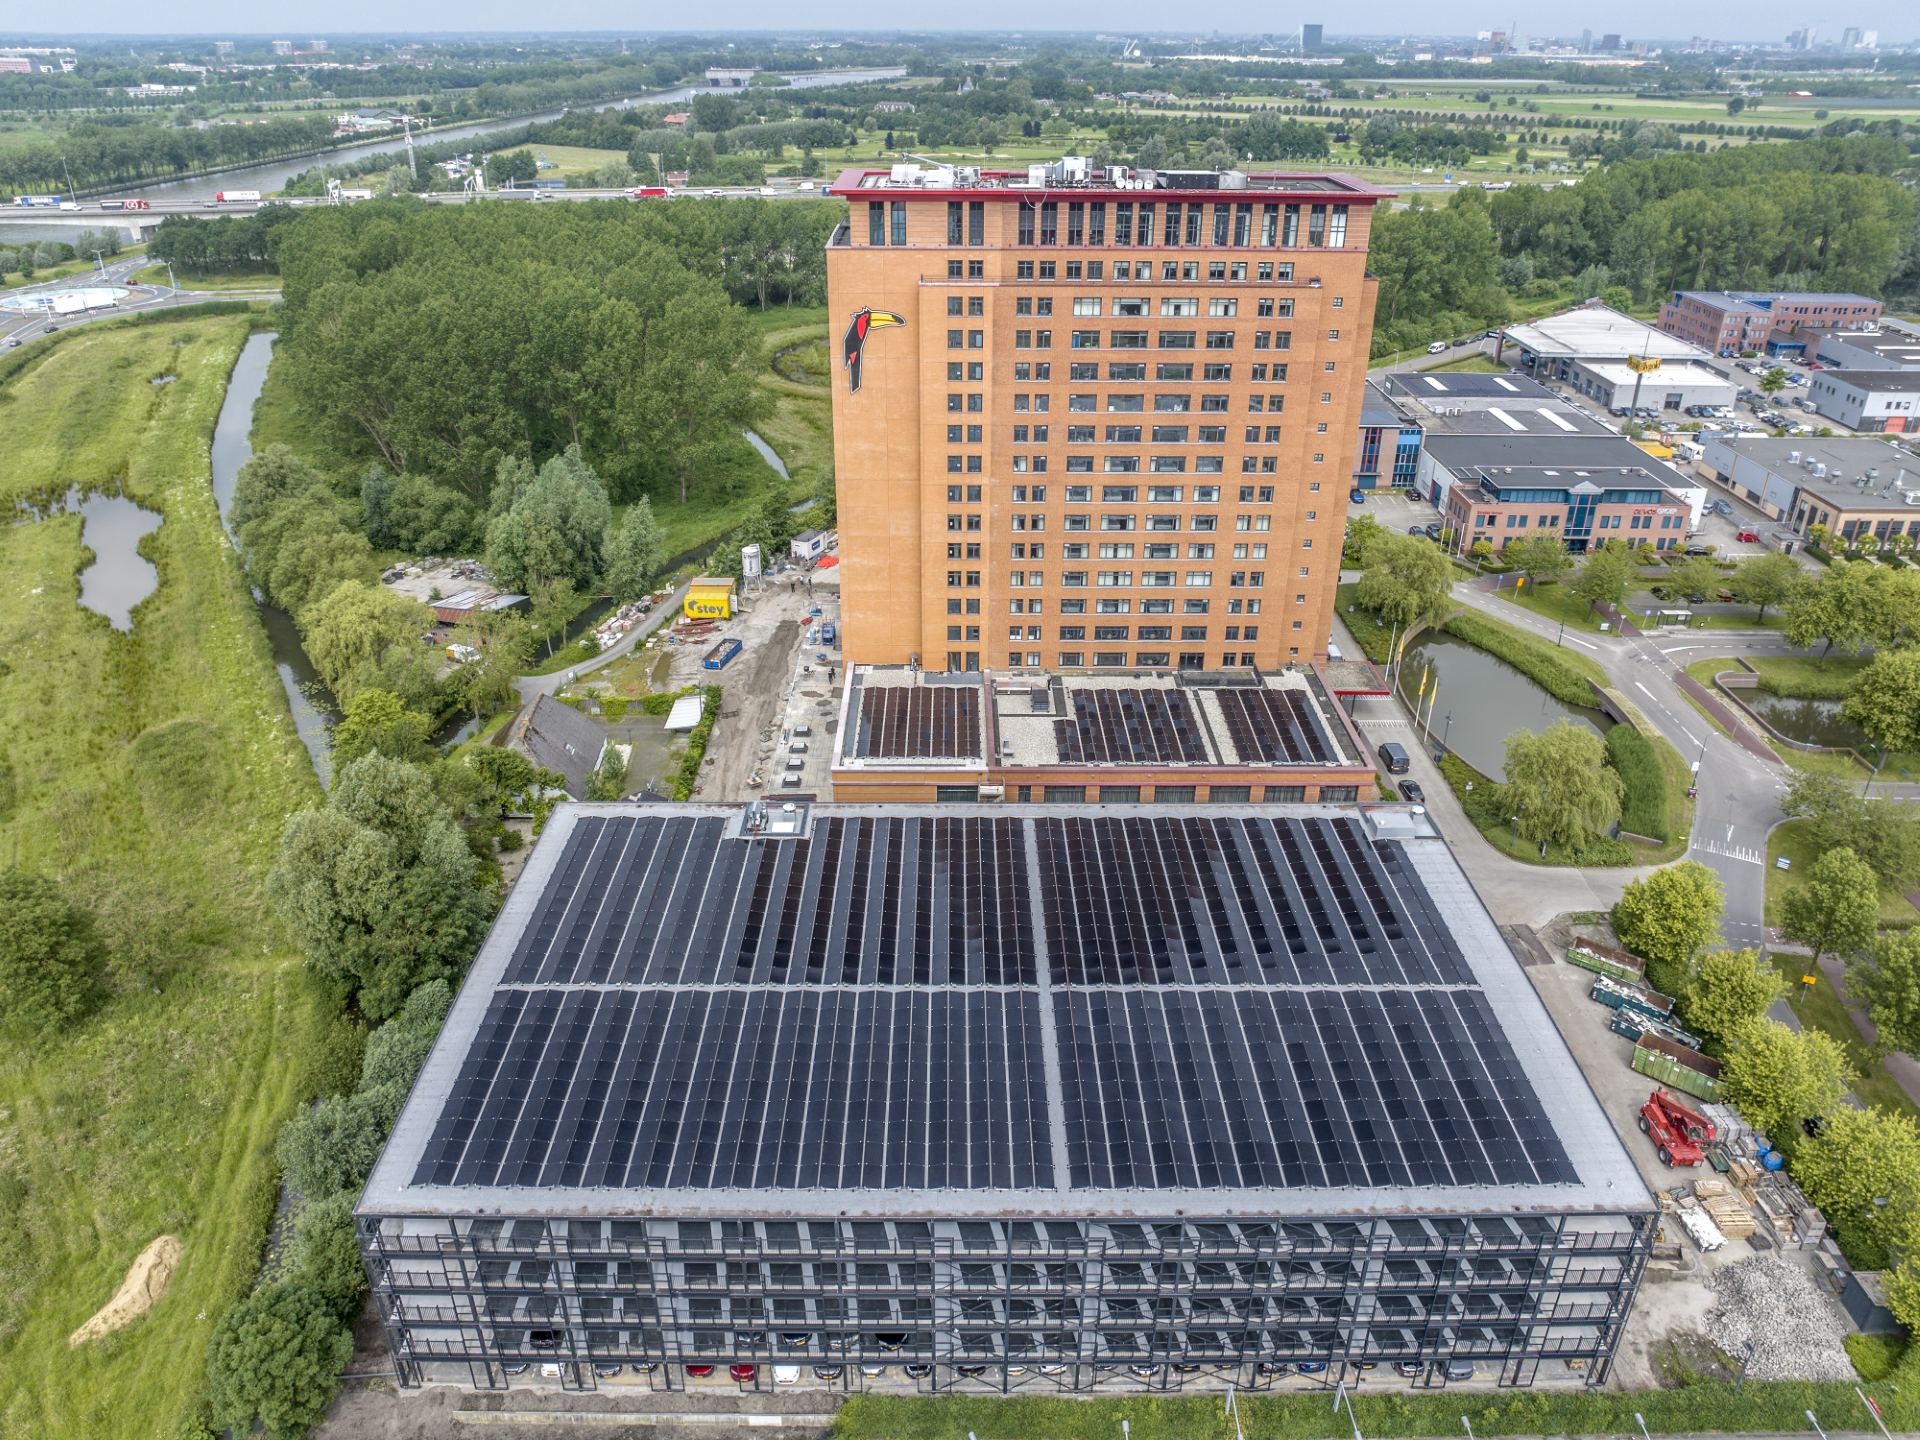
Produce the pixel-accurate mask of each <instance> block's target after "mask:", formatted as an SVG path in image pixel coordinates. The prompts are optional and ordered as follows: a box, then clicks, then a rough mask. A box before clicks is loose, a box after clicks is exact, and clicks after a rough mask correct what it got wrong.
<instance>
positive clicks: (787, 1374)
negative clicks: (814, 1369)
mask: <svg viewBox="0 0 1920 1440" xmlns="http://www.w3.org/2000/svg"><path fill="white" fill-rule="evenodd" d="M773 1383H774V1384H776V1385H798V1384H799V1383H800V1367H799V1366H798V1365H776V1366H774V1367H773Z"/></svg>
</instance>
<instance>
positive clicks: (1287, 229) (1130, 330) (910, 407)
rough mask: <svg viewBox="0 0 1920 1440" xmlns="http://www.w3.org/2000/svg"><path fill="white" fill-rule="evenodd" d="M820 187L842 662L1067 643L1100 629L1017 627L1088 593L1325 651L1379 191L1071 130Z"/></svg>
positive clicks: (984, 659)
mask: <svg viewBox="0 0 1920 1440" xmlns="http://www.w3.org/2000/svg"><path fill="white" fill-rule="evenodd" d="M831 189H832V191H833V193H834V194H836V195H841V196H844V197H846V199H847V201H848V203H849V205H850V206H851V208H852V214H851V218H850V223H849V224H848V225H846V226H843V227H842V228H840V229H839V230H837V231H836V232H835V234H834V235H833V237H832V239H831V241H830V242H829V245H828V249H827V282H828V292H829V304H830V305H831V307H832V310H833V312H834V314H835V316H836V324H841V323H844V324H846V326H847V329H846V331H845V333H844V335H843V336H842V338H841V353H840V355H839V356H838V357H837V358H838V360H839V362H840V363H839V364H837V365H836V376H835V380H834V456H835V466H836V473H837V474H838V476H839V477H840V479H839V502H840V503H839V515H838V522H839V529H840V544H841V551H842V553H843V554H844V555H846V556H847V557H848V559H849V563H848V566H847V570H846V576H845V579H844V580H843V582H842V596H843V599H842V606H843V611H842V614H843V618H844V621H845V640H844V645H845V649H846V654H847V657H848V659H849V660H852V661H855V662H861V663H868V664H890V665H899V664H908V663H916V664H919V665H921V666H922V667H923V668H926V669H933V670H954V671H962V670H964V671H975V670H983V669H984V670H1004V669H1022V668H1027V669H1032V668H1047V669H1060V668H1071V667H1072V666H1073V665H1075V664H1076V663H1077V662H1074V661H1072V660H1069V659H1063V658H1062V657H1063V656H1071V655H1073V654H1076V653H1079V654H1083V655H1084V654H1085V653H1086V651H1087V650H1089V649H1090V648H1091V647H1086V646H1082V645H1080V644H1078V643H1072V644H1063V643H1062V642H1060V641H1058V640H1057V639H1053V638H1049V639H1046V640H1044V641H1042V642H1041V643H1038V644H1032V645H1030V644H1028V643H1027V642H1026V641H1025V640H1024V638H1023V640H1022V642H1021V643H1020V644H1019V645H1018V646H1015V645H1013V644H1012V643H1010V641H1009V640H1008V638H1007V635H1008V632H1007V631H1006V630H1003V628H1002V627H1005V626H1010V625H1011V624H1012V623H1014V621H1013V617H1015V616H1018V617H1021V618H1020V621H1019V623H1021V624H1022V625H1023V626H1028V625H1034V624H1036V623H1037V624H1039V625H1040V626H1041V627H1042V629H1043V634H1045V633H1046V627H1049V626H1051V625H1053V624H1054V623H1056V621H1057V620H1058V619H1059V618H1060V617H1061V616H1062V615H1063V614H1065V613H1068V612H1067V609H1066V607H1065V602H1067V601H1069V600H1071V601H1074V602H1075V603H1076V604H1077V605H1079V606H1080V607H1081V609H1082V611H1085V612H1091V611H1092V610H1093V609H1094V605H1093V603H1092V602H1095V601H1098V602H1102V603H1103V605H1104V608H1105V609H1106V610H1107V611H1109V612H1111V613H1113V614H1117V615H1129V616H1132V617H1134V618H1135V619H1136V620H1138V618H1139V617H1142V616H1158V615H1165V614H1167V613H1169V611H1168V608H1167V607H1168V606H1169V605H1171V613H1173V614H1175V615H1177V616H1179V617H1180V622H1181V623H1182V624H1183V625H1184V626H1188V627H1192V628H1194V629H1196V630H1204V631H1205V632H1206V633H1205V635H1204V636H1195V637H1194V643H1193V644H1192V645H1191V646H1189V647H1188V648H1189V649H1190V650H1192V651H1194V652H1196V653H1198V652H1201V651H1203V650H1221V649H1223V646H1222V643H1221V642H1222V641H1223V639H1224V633H1225V628H1226V627H1227V626H1228V625H1229V623H1238V624H1240V625H1242V626H1244V625H1245V624H1246V623H1248V621H1249V620H1250V619H1252V617H1256V616H1257V617H1259V618H1258V619H1257V620H1256V621H1254V622H1253V623H1255V624H1256V626H1257V628H1258V632H1259V638H1258V639H1257V640H1256V641H1255V642H1254V643H1253V644H1251V645H1247V644H1244V643H1242V644H1240V645H1238V646H1236V654H1237V653H1240V652H1244V653H1246V654H1249V655H1251V656H1252V657H1253V664H1254V665H1255V666H1257V667H1259V668H1260V669H1263V670H1273V669H1279V668H1281V667H1284V666H1285V665H1287V664H1289V663H1304V662H1310V661H1312V660H1313V659H1314V658H1316V657H1317V656H1324V655H1325V653H1326V644H1327V636H1328V633H1329V625H1330V621H1331V619H1332V613H1333V592H1334V585H1335V583H1336V581H1337V579H1338V572H1339V549H1340V538H1341V533H1342V529H1343V527H1344V524H1345V519H1346V499H1345V496H1346V492H1347V489H1348V487H1349V483H1350V482H1349V477H1350V474H1351V471H1352V446H1353V444H1354V439H1355V435H1356V432H1357V427H1358V422H1359V414H1360V398H1361V393H1362V389H1363V386H1364V381H1365V378H1366V368H1367V345H1368V340H1369V337H1370V335H1371V332H1372V323H1373V303H1374V295H1375V291H1376V288H1377V282H1375V281H1374V280H1372V279H1370V278H1369V277H1368V276H1367V274H1366V258H1367V257H1366V250H1367V235H1368V231H1369V221H1370V219H1371V216H1372V211H1373V207H1374V206H1375V205H1376V204H1378V203H1380V202H1381V201H1383V200H1384V199H1386V198H1387V194H1388V192H1386V191H1383V190H1380V189H1377V188H1375V187H1373V186H1370V185H1367V184H1365V183H1364V182H1361V181H1358V180H1353V179H1350V178H1348V177H1345V176H1340V175H1285V174H1242V173H1239V172H1235V171H1228V172H1222V173H1214V172H1210V171H1209V172H1196V171H1182V172H1173V171H1161V172H1159V173H1157V174H1155V173H1152V172H1146V171H1139V172H1134V171H1127V170H1123V169H1120V168H1118V167H1115V168H1113V169H1111V170H1109V171H1108V172H1106V173H1104V174H1096V173H1094V171H1093V169H1092V167H1091V166H1090V165H1089V164H1088V162H1086V161H1084V160H1078V159H1072V158H1069V159H1068V160H1066V161H1063V162H1060V163H1058V164H1055V165H1034V166H1031V167H1029V168H1028V169H1026V170H1021V171H985V172H982V171H978V170H970V169H965V168H962V169H939V170H929V169H925V168H923V167H921V166H919V165H899V166H895V167H893V169H892V170H890V171H889V170H849V171H847V172H845V173H844V174H842V175H841V176H840V178H839V179H838V180H837V181H836V182H835V183H834V184H833V186H832V187H831ZM1074 613H1081V612H1079V611H1076V612H1074ZM1035 616H1038V617H1041V618H1040V619H1039V620H1038V621H1036V620H1035V619H1034V618H1033V617H1035ZM1150 623H1159V622H1158V621H1154V622H1150ZM1022 633H1023V636H1024V630H1023V632H1022ZM1168 653H1169V654H1174V653H1177V651H1176V649H1175V648H1174V647H1168ZM1030 657H1037V658H1030Z"/></svg>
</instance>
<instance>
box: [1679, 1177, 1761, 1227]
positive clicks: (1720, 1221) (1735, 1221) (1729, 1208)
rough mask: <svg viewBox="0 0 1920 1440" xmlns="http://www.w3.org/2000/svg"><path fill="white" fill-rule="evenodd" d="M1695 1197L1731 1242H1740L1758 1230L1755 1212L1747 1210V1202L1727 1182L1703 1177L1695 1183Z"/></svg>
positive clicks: (1716, 1178)
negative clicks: (1754, 1217)
mask: <svg viewBox="0 0 1920 1440" xmlns="http://www.w3.org/2000/svg"><path fill="white" fill-rule="evenodd" d="M1693 1195H1694V1198H1695V1199H1696V1200H1698V1201H1699V1202H1700V1208H1701V1209H1702V1210H1704V1211H1706V1212H1707V1216H1708V1218H1709V1219H1711V1220H1712V1221H1713V1223H1714V1224H1715V1225H1717V1226H1719V1227H1720V1233H1721V1234H1723V1235H1725V1236H1726V1237H1727V1238H1728V1239H1729V1240H1739V1239H1742V1238H1744V1237H1746V1236H1748V1235H1751V1234H1753V1232H1754V1230H1755V1228H1756V1226H1755V1223H1754V1219H1753V1212H1752V1211H1750V1210H1748V1209H1747V1204H1746V1201H1744V1200H1742V1199H1741V1198H1740V1196H1739V1195H1738V1194H1736V1193H1735V1192H1734V1188H1733V1186H1732V1185H1730V1184H1728V1183H1727V1182H1726V1181H1725V1180H1722V1179H1719V1178H1718V1177H1716V1176H1703V1177H1702V1178H1701V1179H1698V1180H1696V1181H1694V1182H1693Z"/></svg>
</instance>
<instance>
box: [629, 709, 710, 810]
mask: <svg viewBox="0 0 1920 1440" xmlns="http://www.w3.org/2000/svg"><path fill="white" fill-rule="evenodd" d="M692 689H701V690H704V691H705V692H706V697H707V698H706V703H705V704H704V705H702V706H701V707H700V723H699V724H698V725H696V726H694V727H693V733H692V734H690V735H688V736H687V753H686V754H685V755H684V756H682V757H681V760H680V772H679V774H677V775H675V776H674V777H673V798H674V799H675V800H681V801H686V800H691V799H692V798H693V787H694V786H695V785H697V784H699V783H700V762H701V761H702V760H704V759H705V758H706V754H707V741H709V740H711V739H712V738H713V722H714V721H716V720H718V719H719V718H720V687H719V686H718V685H705V686H690V687H689V690H692ZM647 698H648V699H649V700H655V699H658V698H659V697H658V696H653V695H649V696H648V697H647Z"/></svg>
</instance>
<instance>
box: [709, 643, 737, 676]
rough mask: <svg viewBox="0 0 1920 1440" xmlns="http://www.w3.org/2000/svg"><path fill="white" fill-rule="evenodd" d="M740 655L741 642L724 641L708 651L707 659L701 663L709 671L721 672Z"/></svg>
mask: <svg viewBox="0 0 1920 1440" xmlns="http://www.w3.org/2000/svg"><path fill="white" fill-rule="evenodd" d="M739 653H740V642H739V641H738V640H722V641H721V642H720V643H719V644H718V645H716V646H714V647H713V648H712V649H711V650H709V651H707V657H706V659H704V660H702V661H701V662H700V663H701V664H702V665H704V666H706V667H707V669H709V670H720V669H723V668H725V666H726V663H727V662H728V661H729V660H731V659H733V657H734V656H736V655H738V654H739Z"/></svg>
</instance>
